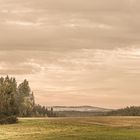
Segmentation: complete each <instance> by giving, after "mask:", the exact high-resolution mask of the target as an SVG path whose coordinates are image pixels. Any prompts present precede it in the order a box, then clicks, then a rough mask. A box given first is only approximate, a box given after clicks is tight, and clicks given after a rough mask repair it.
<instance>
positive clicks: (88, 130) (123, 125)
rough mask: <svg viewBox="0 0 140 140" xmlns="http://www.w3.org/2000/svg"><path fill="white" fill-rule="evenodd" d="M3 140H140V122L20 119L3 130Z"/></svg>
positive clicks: (125, 119) (0, 137) (130, 119)
mask: <svg viewBox="0 0 140 140" xmlns="http://www.w3.org/2000/svg"><path fill="white" fill-rule="evenodd" d="M0 140H140V118H139V117H91V118H40V119H39V118H32V119H31V118H26V119H24V118H22V119H21V118H20V119H19V123H17V124H13V125H1V126H0Z"/></svg>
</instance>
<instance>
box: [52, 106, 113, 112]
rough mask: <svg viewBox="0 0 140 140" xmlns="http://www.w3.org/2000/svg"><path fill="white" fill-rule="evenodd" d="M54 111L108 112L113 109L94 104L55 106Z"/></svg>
mask: <svg viewBox="0 0 140 140" xmlns="http://www.w3.org/2000/svg"><path fill="white" fill-rule="evenodd" d="M53 110H54V111H80V112H108V111H111V109H105V108H100V107H93V106H53Z"/></svg>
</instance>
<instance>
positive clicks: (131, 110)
mask: <svg viewBox="0 0 140 140" xmlns="http://www.w3.org/2000/svg"><path fill="white" fill-rule="evenodd" d="M107 115H109V116H140V107H139V106H131V107H126V108H122V109H117V110H113V111H110V112H108V113H107Z"/></svg>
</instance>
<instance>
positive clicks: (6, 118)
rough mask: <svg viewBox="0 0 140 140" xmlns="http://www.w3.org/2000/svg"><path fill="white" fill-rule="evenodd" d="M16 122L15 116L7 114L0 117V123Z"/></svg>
mask: <svg viewBox="0 0 140 140" xmlns="http://www.w3.org/2000/svg"><path fill="white" fill-rule="evenodd" d="M17 122H18V119H17V117H16V116H7V117H3V118H1V119H0V124H14V123H17Z"/></svg>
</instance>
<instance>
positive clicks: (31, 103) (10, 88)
mask: <svg viewBox="0 0 140 140" xmlns="http://www.w3.org/2000/svg"><path fill="white" fill-rule="evenodd" d="M0 115H1V116H3V115H4V116H13V115H15V116H20V117H28V116H53V109H50V110H48V108H46V107H45V106H41V105H36V103H35V97H34V93H33V92H32V91H31V88H30V86H29V82H28V81H27V80H24V81H23V82H22V83H21V84H19V85H17V82H16V79H15V78H13V77H11V78H10V77H9V76H7V77H5V78H3V77H1V78H0Z"/></svg>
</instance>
